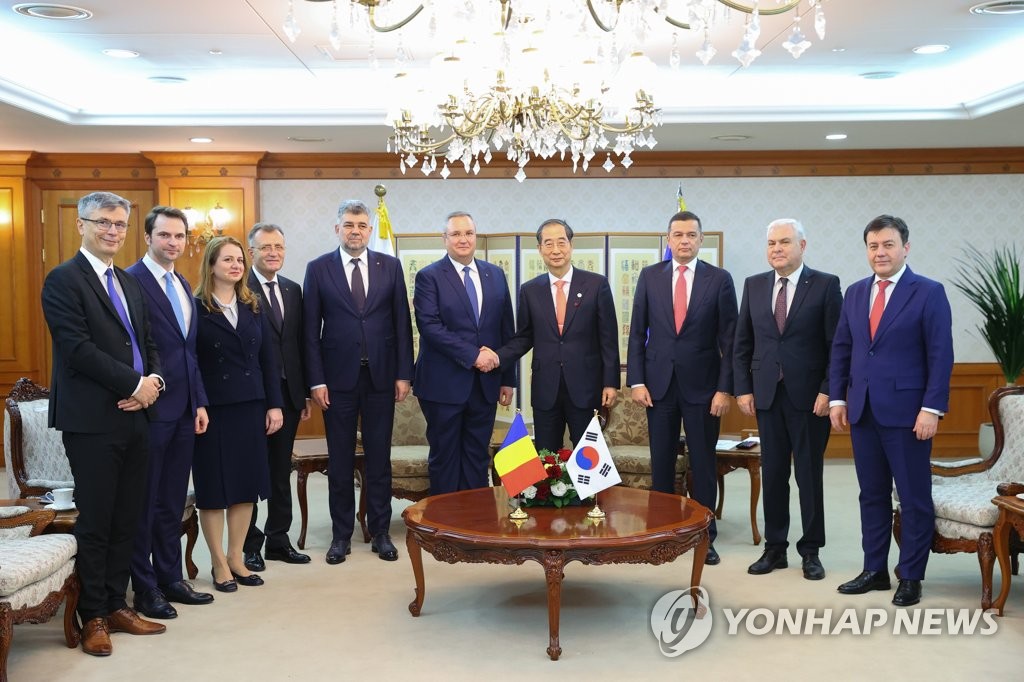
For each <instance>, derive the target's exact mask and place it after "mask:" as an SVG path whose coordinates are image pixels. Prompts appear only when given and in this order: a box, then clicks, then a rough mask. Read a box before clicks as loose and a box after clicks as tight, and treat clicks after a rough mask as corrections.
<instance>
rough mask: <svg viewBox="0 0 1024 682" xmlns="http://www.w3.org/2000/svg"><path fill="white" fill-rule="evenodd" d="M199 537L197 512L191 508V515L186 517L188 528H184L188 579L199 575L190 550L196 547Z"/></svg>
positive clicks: (193, 578)
mask: <svg viewBox="0 0 1024 682" xmlns="http://www.w3.org/2000/svg"><path fill="white" fill-rule="evenodd" d="M198 539H199V512H198V511H197V510H196V509H193V510H192V516H190V517H189V519H188V528H187V529H186V530H185V573H186V575H188V579H189V580H195V579H196V576H197V575H199V567H198V566H196V562H195V560H194V559H193V558H192V552H193V550H195V548H196V541H197V540H198Z"/></svg>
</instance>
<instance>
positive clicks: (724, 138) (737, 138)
mask: <svg viewBox="0 0 1024 682" xmlns="http://www.w3.org/2000/svg"><path fill="white" fill-rule="evenodd" d="M711 139H712V140H718V141H719V142H743V141H744V140H749V139H750V135H716V136H715V137H712V138H711Z"/></svg>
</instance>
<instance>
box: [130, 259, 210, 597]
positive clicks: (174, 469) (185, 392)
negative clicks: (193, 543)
mask: <svg viewBox="0 0 1024 682" xmlns="http://www.w3.org/2000/svg"><path fill="white" fill-rule="evenodd" d="M127 272H128V273H129V274H130V275H132V276H134V277H135V279H137V280H138V282H139V286H140V288H141V289H142V294H143V296H144V297H145V299H146V305H147V306H148V308H149V321H150V333H151V334H152V337H153V341H154V342H155V343H156V348H157V352H158V353H159V354H160V359H161V362H162V363H163V378H164V381H165V383H166V387H167V388H166V389H165V390H164V392H163V394H161V396H160V399H159V400H157V401H156V403H155V404H154V405H153V408H152V409H151V410H150V419H149V479H148V485H147V486H146V501H145V503H144V506H143V510H142V514H141V515H140V517H139V530H138V533H137V534H136V536H135V548H134V550H133V552H132V588H133V589H134V590H135V592H136V594H139V593H141V592H145V591H148V590H152V589H154V588H156V587H158V586H159V585H168V584H170V583H175V582H178V581H180V580H181V579H182V574H181V539H180V535H181V515H182V511H183V509H184V505H185V495H186V494H187V493H188V478H189V474H190V473H191V471H192V451H193V448H194V447H195V416H196V408H198V407H206V405H207V402H208V401H207V399H206V392H205V391H204V390H203V381H202V378H201V377H200V375H199V362H198V360H197V359H196V330H197V328H198V325H199V316H198V315H197V314H196V310H195V303H194V302H193V300H192V288H191V287H190V286H189V284H188V282H187V281H186V280H185V278H184V277H182V276H181V275H180V274H178V273H177V272H175V273H174V276H175V278H176V279H177V280H178V282H179V283H180V284H181V286H182V287H184V289H185V293H187V294H188V304H189V305H190V306H191V308H192V315H191V318H190V323H189V327H188V336H182V335H181V328H180V327H179V326H178V320H177V318H175V316H174V310H173V309H172V308H171V302H170V300H169V299H168V298H167V294H166V293H165V289H164V283H163V282H158V281H157V279H156V278H155V277H154V276H153V273H152V272H151V271H150V269H149V268H148V267H147V266H146V264H145V263H144V262H143V261H142V260H139V261H138V262H137V263H135V264H134V265H132V266H131V267H129V268H128V269H127Z"/></svg>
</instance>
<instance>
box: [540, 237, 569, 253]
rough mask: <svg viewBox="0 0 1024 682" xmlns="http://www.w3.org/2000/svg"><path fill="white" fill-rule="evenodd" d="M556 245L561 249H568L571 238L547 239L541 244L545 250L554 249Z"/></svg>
mask: <svg viewBox="0 0 1024 682" xmlns="http://www.w3.org/2000/svg"><path fill="white" fill-rule="evenodd" d="M556 246H557V247H558V248H560V249H563V250H564V249H567V248H569V240H568V239H555V240H551V239H545V240H544V241H543V242H541V244H540V248H541V249H543V250H544V251H553V250H554V248H555V247H556Z"/></svg>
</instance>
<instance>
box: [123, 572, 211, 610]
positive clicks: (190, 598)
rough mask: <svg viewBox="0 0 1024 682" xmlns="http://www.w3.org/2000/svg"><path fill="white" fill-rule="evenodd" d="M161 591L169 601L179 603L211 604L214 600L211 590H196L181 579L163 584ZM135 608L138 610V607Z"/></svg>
mask: <svg viewBox="0 0 1024 682" xmlns="http://www.w3.org/2000/svg"><path fill="white" fill-rule="evenodd" d="M160 591H161V592H163V594H164V597H166V598H167V601H174V602H178V603H179V604H189V605H190V606H198V605H200V604H210V603H212V602H213V595H212V594H210V593H209V592H196V591H195V590H194V589H192V584H191V583H187V582H185V581H184V580H179V581H178V582H176V583H169V584H167V585H161V586H160ZM135 610H136V611H138V609H135Z"/></svg>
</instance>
